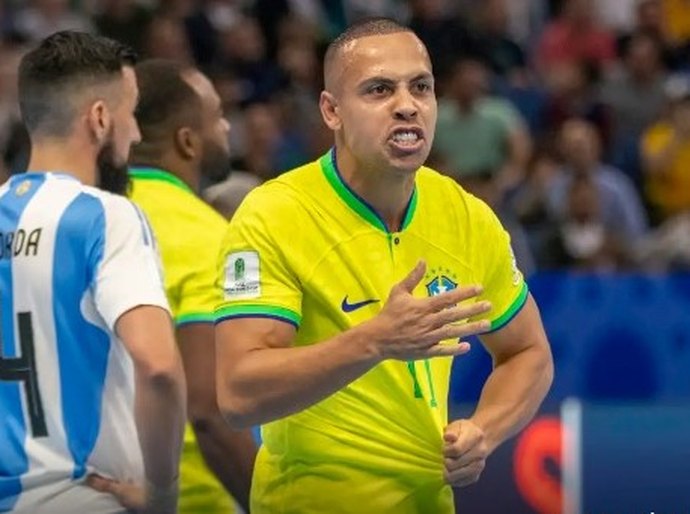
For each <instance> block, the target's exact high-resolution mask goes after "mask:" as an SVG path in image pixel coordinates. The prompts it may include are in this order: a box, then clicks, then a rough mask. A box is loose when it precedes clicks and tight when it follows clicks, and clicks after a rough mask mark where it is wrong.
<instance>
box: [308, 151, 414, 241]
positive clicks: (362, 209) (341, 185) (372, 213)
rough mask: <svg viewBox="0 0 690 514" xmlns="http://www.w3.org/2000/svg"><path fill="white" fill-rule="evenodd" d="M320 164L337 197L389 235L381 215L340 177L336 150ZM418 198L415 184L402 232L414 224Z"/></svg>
mask: <svg viewBox="0 0 690 514" xmlns="http://www.w3.org/2000/svg"><path fill="white" fill-rule="evenodd" d="M319 164H321V170H322V171H323V174H324V175H325V176H326V180H328V183H329V184H330V185H331V186H332V187H333V189H334V190H335V192H336V193H337V195H338V196H339V197H340V198H341V199H342V200H343V202H345V204H346V205H347V206H348V207H349V208H350V209H352V210H353V211H355V213H357V215H358V216H359V217H360V218H363V219H364V220H365V221H366V222H367V223H369V224H370V225H373V226H374V227H376V228H377V229H379V230H381V231H383V232H385V233H387V234H389V233H390V230H389V229H388V227H387V226H386V222H385V221H383V218H381V216H380V215H379V213H377V212H376V210H375V209H374V208H373V207H372V206H371V205H369V204H368V203H367V201H366V200H364V199H363V198H362V197H361V196H359V195H358V194H357V193H356V192H355V191H353V190H352V188H351V187H350V186H348V185H347V183H346V182H345V181H344V180H343V177H342V176H341V175H340V172H339V171H338V166H337V164H336V160H335V148H333V149H331V150H330V151H329V152H328V153H326V154H325V155H323V156H322V157H321V158H320V159H319ZM418 196H419V195H418V193H417V185H416V184H415V187H414V190H413V191H412V196H411V197H410V200H409V202H408V203H407V207H406V208H405V215H404V216H403V221H402V224H401V227H400V231H403V230H405V229H406V228H407V227H408V226H409V224H410V223H411V222H412V217H413V216H414V213H415V210H416V209H417V199H418Z"/></svg>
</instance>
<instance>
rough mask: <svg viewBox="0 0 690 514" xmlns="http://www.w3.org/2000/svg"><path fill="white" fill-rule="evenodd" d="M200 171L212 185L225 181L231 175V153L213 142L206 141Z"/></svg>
mask: <svg viewBox="0 0 690 514" xmlns="http://www.w3.org/2000/svg"><path fill="white" fill-rule="evenodd" d="M200 171H201V176H202V177H204V178H206V179H208V180H209V181H210V182H212V183H215V182H220V181H221V180H224V179H225V178H227V176H228V174H229V173H230V153H229V152H228V151H227V150H226V149H225V148H223V147H222V146H220V145H219V144H217V143H214V142H213V141H205V142H204V155H203V156H202V158H201V170H200Z"/></svg>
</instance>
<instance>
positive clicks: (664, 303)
mask: <svg viewBox="0 0 690 514" xmlns="http://www.w3.org/2000/svg"><path fill="white" fill-rule="evenodd" d="M529 285H530V290H531V292H532V294H533V296H534V297H535V299H536V301H537V303H538V304H539V307H540V309H541V313H542V318H543V321H544V326H545V327H546V331H547V334H548V336H549V340H550V342H551V346H552V350H553V354H554V362H555V369H556V373H555V377H554V384H553V387H552V389H551V392H550V393H549V396H548V400H547V403H552V404H555V403H560V402H561V401H562V400H563V399H564V398H566V397H568V396H577V397H580V398H583V399H585V400H591V401H607V400H653V401H657V400H673V401H675V400H690V275H672V276H668V275H644V276H641V275H583V274H575V273H543V274H537V275H535V276H534V277H532V278H531V279H530V281H529ZM490 369H491V361H490V359H489V356H488V354H487V353H486V352H485V351H484V350H483V349H482V348H481V344H480V343H478V342H476V344H474V345H473V349H472V351H471V352H470V353H469V354H468V355H466V356H463V357H460V358H458V359H456V362H455V363H454V367H453V377H452V385H451V398H450V399H451V401H452V402H455V403H459V402H462V403H465V402H474V401H476V399H477V398H478V397H479V392H480V391H481V386H482V384H483V383H484V380H485V378H486V376H487V375H488V373H489V372H490Z"/></svg>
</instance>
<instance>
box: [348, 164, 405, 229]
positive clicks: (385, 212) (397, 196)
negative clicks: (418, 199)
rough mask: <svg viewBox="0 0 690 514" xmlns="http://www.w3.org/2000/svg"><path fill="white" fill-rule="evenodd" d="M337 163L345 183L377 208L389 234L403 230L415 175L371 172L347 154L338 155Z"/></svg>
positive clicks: (395, 171) (379, 170)
mask: <svg viewBox="0 0 690 514" xmlns="http://www.w3.org/2000/svg"><path fill="white" fill-rule="evenodd" d="M336 161H337V162H336V166H337V167H338V171H339V173H340V175H341V177H342V179H343V181H344V182H345V183H346V184H347V185H348V186H349V187H350V189H352V190H353V191H354V192H355V193H357V195H359V196H360V197H361V198H362V199H363V200H364V201H366V202H367V203H368V204H369V205H370V206H371V207H373V208H374V210H375V211H376V213H377V214H378V215H379V216H380V217H381V218H382V219H383V221H384V222H385V224H386V227H388V230H389V231H391V232H397V231H398V230H400V228H401V226H402V222H403V217H404V215H405V211H406V209H407V205H408V203H409V201H410V198H411V196H412V192H413V190H414V177H415V173H404V172H401V171H399V170H383V169H367V168H366V166H364V165H363V164H362V163H357V162H356V161H355V160H354V159H352V158H351V156H350V155H349V154H347V153H346V152H340V153H337V154H336Z"/></svg>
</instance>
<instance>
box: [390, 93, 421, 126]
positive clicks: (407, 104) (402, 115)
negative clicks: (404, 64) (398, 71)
mask: <svg viewBox="0 0 690 514" xmlns="http://www.w3.org/2000/svg"><path fill="white" fill-rule="evenodd" d="M418 112H419V109H418V107H417V102H416V100H415V98H414V96H413V95H412V94H411V93H410V92H409V91H408V90H407V89H405V88H400V89H399V90H398V91H397V95H396V102H395V106H394V112H393V116H394V117H395V119H396V120H402V121H411V120H414V119H415V118H417V113H418Z"/></svg>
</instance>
